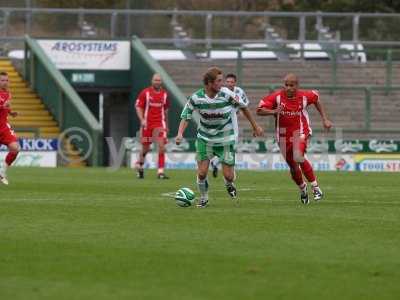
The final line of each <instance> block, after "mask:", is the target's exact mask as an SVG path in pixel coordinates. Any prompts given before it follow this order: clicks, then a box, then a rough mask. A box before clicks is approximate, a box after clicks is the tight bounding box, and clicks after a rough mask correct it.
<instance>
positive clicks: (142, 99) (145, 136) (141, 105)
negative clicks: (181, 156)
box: [135, 73, 169, 179]
mask: <svg viewBox="0 0 400 300" xmlns="http://www.w3.org/2000/svg"><path fill="white" fill-rule="evenodd" d="M135 107H136V114H137V116H138V118H139V121H140V141H141V144H142V149H141V151H140V153H139V157H138V160H137V162H136V170H137V177H138V178H140V179H142V178H144V169H143V164H144V161H145V157H146V154H147V153H148V152H149V151H150V145H151V144H152V143H153V142H156V143H157V145H158V171H157V178H159V179H169V177H168V176H166V175H165V172H164V167H165V145H166V144H167V142H168V140H167V134H168V131H169V129H168V108H169V99H168V93H167V91H166V90H164V89H163V88H162V78H161V75H160V74H157V73H155V74H154V75H153V77H152V79H151V86H149V87H147V88H145V89H143V90H142V91H141V92H140V94H139V96H138V98H137V100H136V105H135Z"/></svg>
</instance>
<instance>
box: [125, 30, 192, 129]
mask: <svg viewBox="0 0 400 300" xmlns="http://www.w3.org/2000/svg"><path fill="white" fill-rule="evenodd" d="M154 73H159V74H160V75H161V77H162V79H163V86H164V87H165V88H166V89H167V90H168V96H169V100H170V101H171V103H173V105H171V108H170V109H169V112H168V115H169V130H170V133H173V134H174V133H176V132H177V130H178V125H179V122H177V116H179V115H180V112H181V110H182V108H183V106H184V105H185V103H186V97H185V95H184V94H183V93H182V92H181V90H180V89H179V88H178V87H177V86H176V84H175V82H174V81H173V80H172V79H171V77H170V76H169V75H168V73H167V72H165V70H164V69H163V68H162V67H161V66H160V64H159V63H158V62H157V61H156V60H154V58H152V57H151V55H150V53H149V52H148V50H147V48H146V46H145V45H144V44H143V43H142V42H141V41H140V39H139V38H137V37H133V39H132V52H131V76H132V80H131V82H132V84H133V88H132V92H131V103H130V110H131V112H130V114H129V115H130V116H131V120H130V136H135V135H136V132H138V130H139V128H140V127H139V126H140V123H139V122H138V120H137V118H136V112H135V100H136V98H137V96H138V94H139V93H140V91H141V90H142V89H144V88H146V87H148V86H149V85H150V84H151V82H150V81H151V77H152V75H153V74H154ZM194 130H195V127H194V124H191V126H190V128H188V131H189V132H192V133H194Z"/></svg>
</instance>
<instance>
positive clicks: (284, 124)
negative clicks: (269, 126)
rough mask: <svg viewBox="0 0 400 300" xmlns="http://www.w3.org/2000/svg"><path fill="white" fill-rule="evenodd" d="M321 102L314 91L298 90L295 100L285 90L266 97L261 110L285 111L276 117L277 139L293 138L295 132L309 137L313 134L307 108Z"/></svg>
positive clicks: (260, 105) (261, 102)
mask: <svg viewBox="0 0 400 300" xmlns="http://www.w3.org/2000/svg"><path fill="white" fill-rule="evenodd" d="M318 100H319V94H318V92H317V91H314V90H297V91H296V95H295V97H293V98H290V99H288V97H287V95H286V92H285V90H280V91H276V92H274V93H272V94H270V95H267V96H265V97H264V98H263V99H262V100H261V101H260V103H259V105H258V107H259V108H266V109H276V108H277V107H278V106H280V105H281V106H282V107H283V109H282V111H281V112H280V114H279V115H278V116H275V118H276V120H275V124H276V133H277V139H278V140H279V137H291V136H293V134H294V133H295V132H299V134H300V135H304V136H305V137H308V136H309V135H311V134H312V129H311V123H310V118H309V116H308V111H307V106H309V105H310V104H314V103H316V102H317V101H318Z"/></svg>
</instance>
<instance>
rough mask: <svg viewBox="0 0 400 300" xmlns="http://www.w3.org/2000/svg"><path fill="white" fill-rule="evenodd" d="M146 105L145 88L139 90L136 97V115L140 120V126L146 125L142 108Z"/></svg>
mask: <svg viewBox="0 0 400 300" xmlns="http://www.w3.org/2000/svg"><path fill="white" fill-rule="evenodd" d="M145 106H146V94H145V90H143V91H141V92H140V94H139V96H138V98H137V99H136V103H135V109H136V115H137V117H138V119H139V121H140V126H142V127H145V126H146V119H145V117H144V108H145Z"/></svg>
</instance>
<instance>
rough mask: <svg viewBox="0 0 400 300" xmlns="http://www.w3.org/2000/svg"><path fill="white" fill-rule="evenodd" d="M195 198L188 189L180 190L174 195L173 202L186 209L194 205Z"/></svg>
mask: <svg viewBox="0 0 400 300" xmlns="http://www.w3.org/2000/svg"><path fill="white" fill-rule="evenodd" d="M195 198H196V196H195V194H194V192H193V191H192V190H191V189H189V188H186V187H184V188H180V189H179V190H178V191H177V192H176V193H175V201H176V204H177V205H178V206H181V207H188V206H192V205H193V203H194V200H195Z"/></svg>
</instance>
